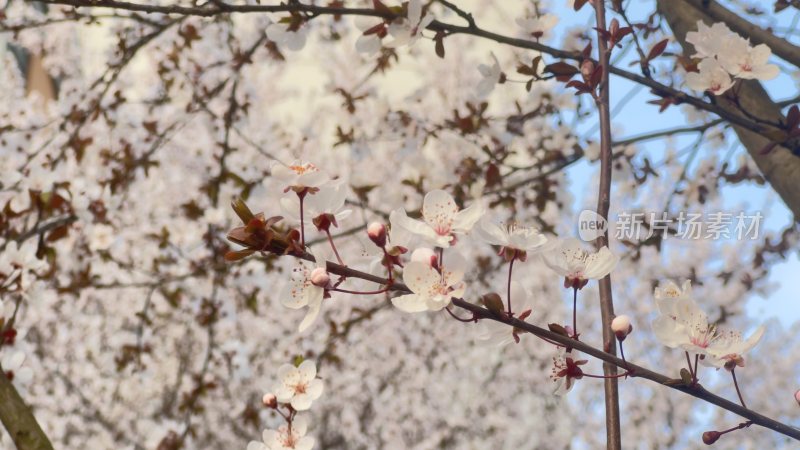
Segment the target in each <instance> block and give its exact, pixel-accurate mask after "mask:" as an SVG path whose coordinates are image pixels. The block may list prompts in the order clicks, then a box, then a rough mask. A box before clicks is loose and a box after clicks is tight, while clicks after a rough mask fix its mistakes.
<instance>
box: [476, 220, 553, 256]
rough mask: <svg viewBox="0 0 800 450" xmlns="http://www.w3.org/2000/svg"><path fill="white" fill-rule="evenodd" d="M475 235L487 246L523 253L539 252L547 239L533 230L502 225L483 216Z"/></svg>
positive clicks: (513, 224)
mask: <svg viewBox="0 0 800 450" xmlns="http://www.w3.org/2000/svg"><path fill="white" fill-rule="evenodd" d="M475 234H476V235H477V236H478V237H479V238H481V239H483V240H484V241H486V242H488V243H489V244H492V245H499V246H501V247H503V248H506V249H510V250H519V251H523V252H530V251H535V250H540V249H542V248H543V246H544V245H545V244H546V243H547V237H545V235H543V234H541V233H539V230H537V229H535V228H532V227H525V226H521V225H518V224H516V223H511V224H507V225H502V224H498V223H497V222H494V221H492V220H491V219H489V218H488V217H485V216H484V218H483V219H481V221H480V222H478V226H477V227H476V228H475Z"/></svg>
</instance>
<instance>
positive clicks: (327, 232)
mask: <svg viewBox="0 0 800 450" xmlns="http://www.w3.org/2000/svg"><path fill="white" fill-rule="evenodd" d="M325 234H327V235H328V242H330V243H331V248H332V249H333V254H334V255H336V260H337V261H339V264H341V265H343V266H344V265H345V264H344V261H342V257H341V256H339V250H336V245H334V243H333V236H331V231H330V230H328V229H325Z"/></svg>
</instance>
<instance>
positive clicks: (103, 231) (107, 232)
mask: <svg viewBox="0 0 800 450" xmlns="http://www.w3.org/2000/svg"><path fill="white" fill-rule="evenodd" d="M114 237H115V234H114V228H113V227H111V226H110V225H106V224H104V223H98V224H95V225H92V226H91V227H90V228H89V248H90V249H91V250H92V251H98V250H108V248H109V247H111V244H113V243H114Z"/></svg>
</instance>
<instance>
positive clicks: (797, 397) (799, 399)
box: [794, 389, 800, 405]
mask: <svg viewBox="0 0 800 450" xmlns="http://www.w3.org/2000/svg"><path fill="white" fill-rule="evenodd" d="M794 399H795V401H797V404H798V405H800V389H798V390H797V392H795V393H794Z"/></svg>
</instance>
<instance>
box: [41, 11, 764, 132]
mask: <svg viewBox="0 0 800 450" xmlns="http://www.w3.org/2000/svg"><path fill="white" fill-rule="evenodd" d="M42 2H43V3H47V4H52V5H66V6H74V7H76V8H77V7H96V8H117V9H122V10H128V11H138V12H144V13H151V14H178V15H184V16H201V17H212V16H216V15H219V14H228V13H259V12H260V13H277V12H304V13H307V14H310V15H313V16H319V15H335V16H345V15H350V16H353V15H355V16H371V17H380V18H384V19H393V18H395V17H396V16H395V15H394V14H392V13H384V12H381V11H377V10H375V9H370V8H343V7H333V6H317V5H307V4H303V3H298V2H289V3H287V4H280V5H239V4H237V5H231V4H227V3H222V2H214V3H207V4H204V5H202V6H182V5H150V4H140V3H132V2H127V1H117V0H42ZM428 29H429V30H431V31H442V32H445V33H446V34H447V35H455V34H466V35H471V36H476V37H481V38H485V39H489V40H492V41H495V42H497V43H500V44H506V45H510V46H512V47H517V48H522V49H528V50H535V51H538V52H541V53H545V54H548V55H550V56H553V57H556V58H562V59H567V60H572V61H581V60H582V59H583V56H582V55H581V53H580V52H569V51H565V50H560V49H557V48H554V47H550V46H547V45H544V44H540V43H539V42H535V41H530V40H526V39H518V38H512V37H509V36H504V35H501V34H497V33H493V32H491V31H487V30H484V29H482V28H479V27H477V26H474V25H471V24H470V25H467V26H458V25H452V24H448V23H443V22H440V21H438V20H434V21H433V22H431V24H430V25H428ZM608 69H609V72H610V73H611V74H613V75H616V76H619V77H622V78H625V79H627V80H630V81H633V82H635V83H639V84H642V85H644V86H647V87H649V88H650V89H651V90H652V91H653V93H654V94H656V95H659V96H663V97H669V98H674V99H675V100H677V101H678V102H681V103H688V104H690V105H692V106H694V107H696V108H698V109H702V110H704V111H708V112H711V113H714V114H716V115H718V116H719V117H721V118H724V119H725V120H727V121H729V122H731V123H733V124H736V125H738V126H740V127H743V128H746V129H748V130H750V131H752V132H754V133H758V134H762V135H763V136H765V137H767V138H768V137H769V136H770V134H769V132H770V131H772V132H773V133H774V132H775V131H776V130H777V129H776V128H774V127H771V126H767V125H765V124H759V123H756V122H753V121H751V120H749V119H747V118H746V117H743V116H741V115H740V114H736V113H733V112H730V111H728V110H727V109H725V108H720V107H719V106H717V105H715V104H713V103H711V102H707V101H705V100H703V99H701V98H698V97H694V96H691V95H689V94H687V93H685V92H682V91H680V90H678V89H675V88H672V87H670V86H667V85H665V84H662V83H660V82H658V81H656V80H654V79H652V78H647V77H645V76H642V75H638V74H635V73H633V72H629V71H626V70H623V69H620V68H618V67H615V66H611V65H609V67H608Z"/></svg>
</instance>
